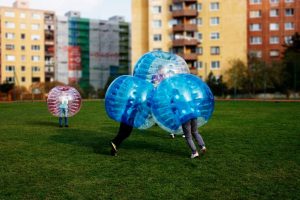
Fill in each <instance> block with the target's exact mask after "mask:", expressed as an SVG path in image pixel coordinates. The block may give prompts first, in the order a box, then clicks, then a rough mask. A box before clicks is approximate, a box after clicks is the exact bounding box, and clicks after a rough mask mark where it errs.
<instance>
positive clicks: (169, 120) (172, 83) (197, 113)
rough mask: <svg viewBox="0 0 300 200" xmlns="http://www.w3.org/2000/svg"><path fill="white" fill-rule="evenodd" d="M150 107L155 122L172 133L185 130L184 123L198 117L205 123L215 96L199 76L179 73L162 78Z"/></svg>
mask: <svg viewBox="0 0 300 200" xmlns="http://www.w3.org/2000/svg"><path fill="white" fill-rule="evenodd" d="M151 105H152V107H151V109H152V113H153V117H154V119H155V121H156V123H157V124H158V125H159V126H160V127H161V128H163V129H164V130H167V131H168V132H170V133H174V134H179V133H182V128H181V125H182V124H183V123H185V122H187V121H188V120H190V119H193V118H197V119H198V120H197V122H198V127H200V126H202V125H203V124H205V123H206V122H207V121H208V119H209V118H210V117H211V115H212V113H213V110H214V96H213V94H212V92H211V90H210V89H209V87H208V86H207V85H206V83H204V82H203V81H202V80H201V79H200V78H199V77H197V76H195V75H192V74H178V75H175V76H173V77H171V78H168V79H165V80H163V81H162V82H161V83H160V84H159V85H158V87H157V88H156V90H155V91H154V93H153V98H152V100H151Z"/></svg>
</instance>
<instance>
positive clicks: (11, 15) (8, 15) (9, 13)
mask: <svg viewBox="0 0 300 200" xmlns="http://www.w3.org/2000/svg"><path fill="white" fill-rule="evenodd" d="M4 15H5V17H15V13H14V12H9V11H7V12H5V14H4Z"/></svg>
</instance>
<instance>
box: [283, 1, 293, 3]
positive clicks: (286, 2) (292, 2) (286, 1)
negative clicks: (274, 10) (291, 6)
mask: <svg viewBox="0 0 300 200" xmlns="http://www.w3.org/2000/svg"><path fill="white" fill-rule="evenodd" d="M293 2H294V0H285V3H293Z"/></svg>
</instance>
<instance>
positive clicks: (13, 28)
mask: <svg viewBox="0 0 300 200" xmlns="http://www.w3.org/2000/svg"><path fill="white" fill-rule="evenodd" d="M0 23H1V29H0V34H1V39H0V44H1V52H0V54H1V61H0V68H1V70H0V75H1V77H0V80H1V83H4V82H8V83H14V84H15V85H16V86H25V87H26V88H29V87H30V86H31V85H32V84H33V83H35V82H45V81H52V80H54V73H53V69H54V68H53V66H54V65H53V64H54V60H53V58H54V38H53V35H54V32H53V31H54V26H55V24H54V13H53V12H50V11H43V10H35V9H29V4H28V1H26V0H18V1H16V2H15V3H14V6H13V7H0ZM46 66H47V67H46Z"/></svg>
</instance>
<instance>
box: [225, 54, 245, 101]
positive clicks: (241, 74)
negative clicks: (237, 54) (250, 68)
mask: <svg viewBox="0 0 300 200" xmlns="http://www.w3.org/2000/svg"><path fill="white" fill-rule="evenodd" d="M229 63H230V64H231V66H232V67H231V68H230V69H229V70H227V71H226V72H225V74H226V75H227V77H228V81H227V86H228V87H229V88H230V89H233V91H234V97H236V94H237V91H238V90H245V84H246V82H247V67H246V65H245V63H244V62H243V61H242V60H240V59H234V60H231V61H230V62H229Z"/></svg>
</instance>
